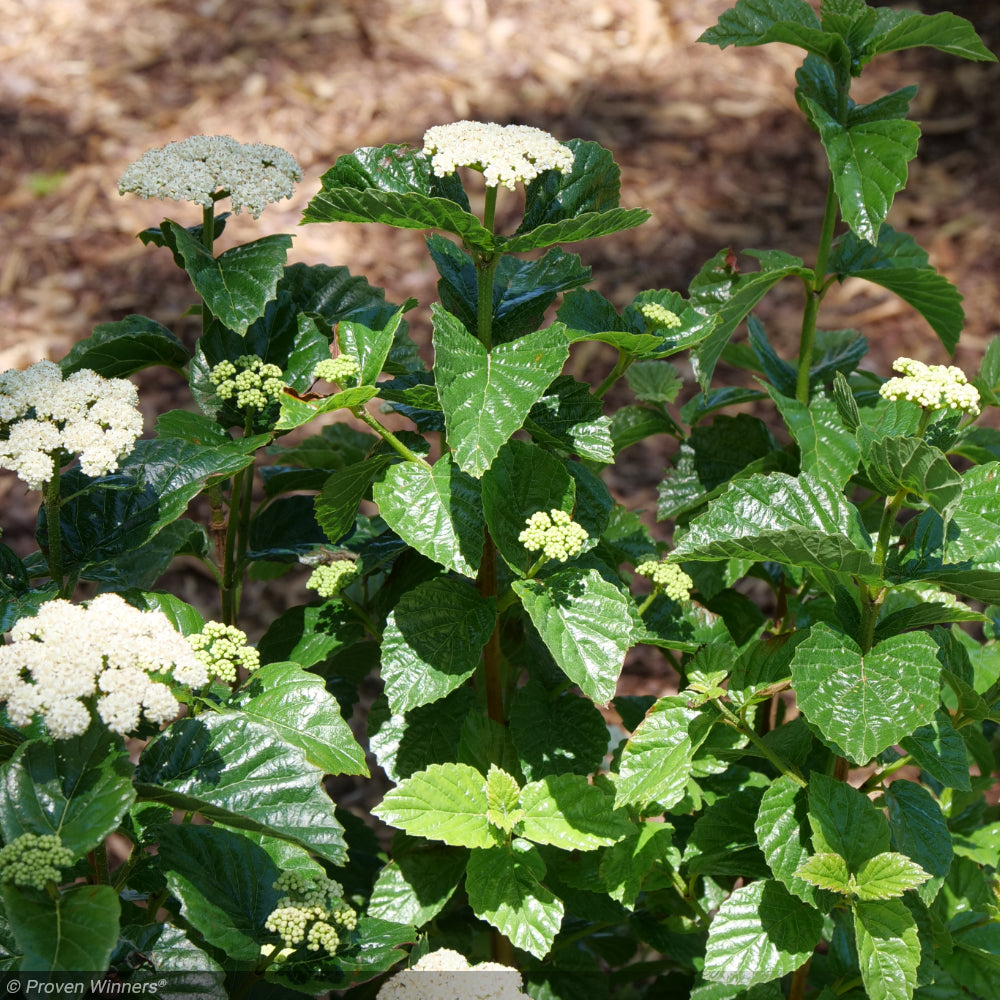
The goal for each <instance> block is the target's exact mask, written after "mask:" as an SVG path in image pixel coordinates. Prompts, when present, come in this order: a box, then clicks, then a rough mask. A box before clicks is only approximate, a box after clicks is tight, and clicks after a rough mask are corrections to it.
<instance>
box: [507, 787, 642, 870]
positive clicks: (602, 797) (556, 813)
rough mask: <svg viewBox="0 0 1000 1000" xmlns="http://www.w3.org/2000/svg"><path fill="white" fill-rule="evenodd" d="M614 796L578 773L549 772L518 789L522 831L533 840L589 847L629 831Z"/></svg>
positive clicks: (611, 841) (565, 846) (572, 847)
mask: <svg viewBox="0 0 1000 1000" xmlns="http://www.w3.org/2000/svg"><path fill="white" fill-rule="evenodd" d="M614 805H615V800H614V797H613V796H611V795H609V794H608V793H607V792H605V791H604V790H603V789H602V788H600V787H598V786H597V785H591V784H590V783H589V782H588V780H587V779H586V778H585V777H584V776H583V775H581V774H552V775H549V776H548V777H546V778H543V779H542V780H541V781H533V782H531V783H530V784H527V785H525V786H524V788H522V789H521V807H522V808H523V810H524V819H523V820H522V821H521V826H520V830H521V835H522V836H523V837H524V838H525V839H527V840H532V841H534V842H535V843H536V844H551V845H552V846H554V847H561V848H563V849H564V850H567V851H571V850H580V851H592V850H594V848H596V847H605V846H608V845H610V844H614V843H616V842H617V841H619V840H621V838H622V837H625V836H627V835H628V834H629V833H631V832H632V829H633V828H632V824H631V823H629V821H628V820H627V819H626V818H625V816H624V815H623V814H621V813H615V812H614Z"/></svg>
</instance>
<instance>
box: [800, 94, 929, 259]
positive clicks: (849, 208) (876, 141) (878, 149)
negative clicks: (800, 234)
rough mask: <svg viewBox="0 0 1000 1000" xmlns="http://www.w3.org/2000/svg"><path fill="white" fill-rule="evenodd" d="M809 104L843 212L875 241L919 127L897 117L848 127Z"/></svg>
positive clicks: (914, 146) (901, 180)
mask: <svg viewBox="0 0 1000 1000" xmlns="http://www.w3.org/2000/svg"><path fill="white" fill-rule="evenodd" d="M805 103H806V106H807V108H808V113H809V116H810V119H811V121H812V122H813V124H814V125H815V127H816V128H817V129H818V130H819V135H820V140H821V141H822V143H823V147H824V149H825V150H826V155H827V159H828V160H829V163H830V173H831V176H832V177H833V184H834V187H835V189H836V191H837V198H838V199H839V201H840V212H841V215H842V216H843V218H844V221H845V222H846V223H847V224H848V225H849V226H850V227H851V231H852V232H853V233H854V234H855V235H856V236H858V237H859V238H860V239H862V240H867V242H869V243H871V244H873V245H876V244H877V243H878V238H879V230H880V229H881V228H882V223H883V222H885V218H886V216H887V215H888V214H889V209H890V208H891V207H892V199H893V196H894V195H895V194H896V192H897V191H901V190H902V189H903V188H904V187H905V186H906V173H907V167H906V164H907V163H908V162H909V161H910V160H912V159H913V158H914V157H915V156H916V155H917V142H918V140H919V139H920V127H919V126H918V125H917V124H916V123H915V122H910V121H901V120H900V119H898V118H891V119H881V120H874V121H861V122H858V123H857V124H855V125H852V126H849V127H845V126H844V125H842V124H841V123H840V122H839V121H837V119H836V118H835V117H833V116H832V115H830V114H829V113H828V112H827V111H826V110H825V109H824V108H822V107H820V106H819V105H818V104H816V103H815V102H813V101H810V100H809V99H808V98H806V99H805Z"/></svg>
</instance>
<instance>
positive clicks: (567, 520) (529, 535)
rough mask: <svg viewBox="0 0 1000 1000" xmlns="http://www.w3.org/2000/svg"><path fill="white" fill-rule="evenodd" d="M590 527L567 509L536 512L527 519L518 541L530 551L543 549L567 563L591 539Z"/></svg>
mask: <svg viewBox="0 0 1000 1000" xmlns="http://www.w3.org/2000/svg"><path fill="white" fill-rule="evenodd" d="M588 537H589V536H588V535H587V531H586V529H585V528H584V527H583V526H582V525H579V524H577V523H576V521H574V520H573V519H572V518H571V517H570V516H569V514H567V513H566V511H564V510H559V509H558V508H553V509H552V510H550V511H548V512H547V513H546V512H545V511H544V510H539V511H536V512H535V513H534V514H532V515H531V516H530V517H529V518H528V519H527V521H526V522H525V527H524V531H522V532H521V533H520V534H519V535H518V536H517V540H518V541H519V542H520V543H521V544H522V545H523V546H524V547H525V548H526V549H527V550H528V551H529V552H541V553H542V555H543V556H545V558H546V559H555V560H557V561H558V562H566V560H567V559H572V558H573V556H575V555H578V554H579V552H580V550H581V549H582V548H583V544H584V542H586V541H587V538H588Z"/></svg>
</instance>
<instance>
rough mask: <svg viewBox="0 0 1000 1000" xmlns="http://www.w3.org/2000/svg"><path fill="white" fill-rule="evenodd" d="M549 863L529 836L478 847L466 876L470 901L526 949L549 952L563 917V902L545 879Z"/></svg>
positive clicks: (475, 909) (540, 955)
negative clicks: (500, 843)
mask: <svg viewBox="0 0 1000 1000" xmlns="http://www.w3.org/2000/svg"><path fill="white" fill-rule="evenodd" d="M544 876H545V864H544V862H543V861H542V859H541V857H540V856H539V854H538V850H537V848H535V847H532V846H531V845H530V844H527V843H525V842H524V841H514V843H513V844H510V845H504V846H499V847H494V848H492V849H491V850H488V851H473V853H472V855H471V857H470V858H469V866H468V869H467V871H466V876H465V889H466V892H467V893H468V895H469V905H470V906H471V907H472V911H473V913H475V914H476V916H477V917H480V918H481V919H483V920H485V921H487V922H488V923H490V924H492V925H493V926H494V927H496V928H497V930H499V931H500V933H501V934H503V935H505V936H506V937H507V938H509V939H510V941H511V942H512V943H513V944H514V946H515V947H517V948H520V949H521V950H522V951H527V952H530V953H531V954H532V955H534V956H535V957H536V958H544V957H545V955H547V954H548V952H549V950H550V949H551V948H552V943H553V941H554V939H555V936H556V934H557V933H558V931H559V926H560V924H561V923H562V918H563V912H564V908H563V904H562V903H561V902H560V901H559V900H558V899H557V898H556V897H555V896H554V895H553V894H552V893H551V892H550V891H549V890H548V889H546V888H545V887H544V886H543V885H542V883H541V881H540V880H541V879H542V878H544Z"/></svg>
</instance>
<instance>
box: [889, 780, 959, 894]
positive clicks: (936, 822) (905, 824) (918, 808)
mask: <svg viewBox="0 0 1000 1000" xmlns="http://www.w3.org/2000/svg"><path fill="white" fill-rule="evenodd" d="M885 798H886V805H888V807H889V830H890V833H891V835H892V846H893V848H894V849H895V850H897V851H899V852H900V853H901V854H904V855H906V857H908V858H910V859H911V860H912V861H913V862H915V863H916V864H918V865H919V866H920V867H921V869H922V870H923V871H925V872H926V873H927V875H928V878H930V881H929V882H927V884H926V885H922V886H920V888H918V889H917V895H918V896H919V897H920V898H921V899H922V900H923V901H924V903H925V904H927V905H928V906H929V905H930V904H931V903H932V902H933V900H934V897H935V896H936V895H937V891H938V889H940V887H941V885H942V883H943V882H944V879H945V876H946V875H947V874H948V871H949V869H950V868H951V862H952V858H953V857H954V851H953V850H952V846H951V831H950V830H949V829H948V824H947V822H946V820H945V818H944V815H943V814H942V812H941V807H940V806H939V805H938V803H937V801H936V800H935V799H934V796H933V795H931V793H930V792H928V791H927V789H926V788H923V787H922V786H920V785H917V784H914V783H913V782H912V781H894V782H892V783H891V784H890V785H889V786H888V787H887V788H886V791H885Z"/></svg>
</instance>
